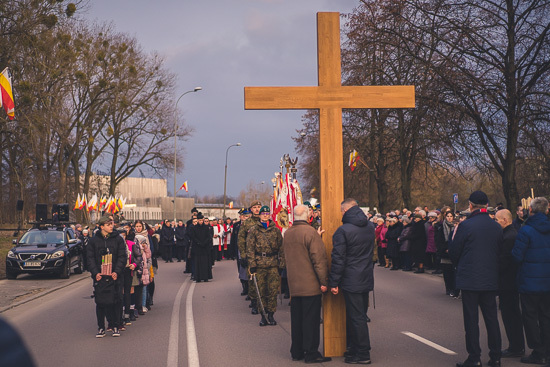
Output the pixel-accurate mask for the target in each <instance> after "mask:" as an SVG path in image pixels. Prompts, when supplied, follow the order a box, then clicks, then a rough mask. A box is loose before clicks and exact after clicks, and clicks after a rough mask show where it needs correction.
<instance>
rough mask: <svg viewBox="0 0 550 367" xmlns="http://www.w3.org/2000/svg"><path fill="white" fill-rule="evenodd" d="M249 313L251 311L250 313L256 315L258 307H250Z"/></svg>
mask: <svg viewBox="0 0 550 367" xmlns="http://www.w3.org/2000/svg"><path fill="white" fill-rule="evenodd" d="M250 313H251V314H252V315H257V314H258V308H256V307H252V311H250Z"/></svg>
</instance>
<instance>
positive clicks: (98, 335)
mask: <svg viewBox="0 0 550 367" xmlns="http://www.w3.org/2000/svg"><path fill="white" fill-rule="evenodd" d="M104 336H105V330H103V329H101V328H100V329H97V334H95V337H96V338H103V337H104Z"/></svg>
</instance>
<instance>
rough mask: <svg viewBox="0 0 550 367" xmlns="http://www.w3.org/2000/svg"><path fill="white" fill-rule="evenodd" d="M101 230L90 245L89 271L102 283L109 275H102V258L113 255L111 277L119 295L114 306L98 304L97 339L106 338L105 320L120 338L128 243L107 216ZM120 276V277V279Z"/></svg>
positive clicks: (101, 223) (103, 218) (101, 220)
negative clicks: (121, 282) (120, 314)
mask: <svg viewBox="0 0 550 367" xmlns="http://www.w3.org/2000/svg"><path fill="white" fill-rule="evenodd" d="M97 224H98V225H99V230H98V231H97V232H96V234H95V236H94V237H92V238H91V239H90V241H89V243H88V248H87V249H86V250H87V260H88V270H89V271H90V275H91V277H92V279H93V280H94V283H95V282H100V281H101V279H102V278H103V277H107V276H108V275H103V274H102V271H101V270H102V269H101V265H102V261H101V260H102V257H103V256H104V255H112V272H111V275H110V277H111V278H112V279H113V280H114V281H115V290H116V292H117V293H118V294H117V295H116V296H115V303H113V304H112V305H100V304H96V316H97V325H98V331H97V334H96V338H103V337H104V336H105V318H107V322H108V323H109V325H111V326H112V327H113V336H120V333H119V328H120V327H121V326H122V325H121V324H120V322H119V321H120V320H118V318H117V317H116V314H117V312H116V310H117V309H118V308H121V307H122V285H121V284H120V279H121V278H122V275H123V271H124V267H125V266H126V259H127V257H126V243H125V242H124V239H123V238H122V237H121V236H120V235H119V234H118V232H117V231H114V222H113V219H112V218H111V217H109V216H107V215H104V216H103V217H101V218H100V219H99V221H98V223H97ZM119 275H120V277H119Z"/></svg>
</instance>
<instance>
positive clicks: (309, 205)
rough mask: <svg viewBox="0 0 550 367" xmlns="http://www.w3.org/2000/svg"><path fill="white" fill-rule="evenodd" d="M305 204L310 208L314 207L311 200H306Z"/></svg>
mask: <svg viewBox="0 0 550 367" xmlns="http://www.w3.org/2000/svg"><path fill="white" fill-rule="evenodd" d="M304 205H305V206H307V207H309V208H312V206H311V203H310V202H309V201H304Z"/></svg>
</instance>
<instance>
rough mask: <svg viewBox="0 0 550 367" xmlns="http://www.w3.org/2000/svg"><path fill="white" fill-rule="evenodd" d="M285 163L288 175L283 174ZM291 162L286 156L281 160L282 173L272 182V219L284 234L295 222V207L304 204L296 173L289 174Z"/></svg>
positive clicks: (276, 174) (277, 173)
mask: <svg viewBox="0 0 550 367" xmlns="http://www.w3.org/2000/svg"><path fill="white" fill-rule="evenodd" d="M283 161H284V162H286V163H287V172H286V174H284V173H283ZM290 162H292V160H291V159H290V157H288V155H285V156H284V157H283V158H282V159H281V166H280V168H281V171H280V172H276V173H275V178H273V179H272V180H271V181H272V182H273V196H272V199H271V203H270V207H271V219H272V220H273V221H274V222H275V225H276V226H277V228H279V230H281V232H282V233H283V234H284V232H285V231H286V230H287V229H288V227H290V226H291V225H292V223H293V222H294V207H295V206H296V205H300V204H303V199H302V191H301V189H300V184H299V183H298V180H297V179H296V178H294V177H295V171H293V173H294V174H292V175H291V174H290V173H289V168H290V165H289V164H288V163H290ZM294 162H295V161H294ZM294 164H295V163H294ZM293 168H295V167H293Z"/></svg>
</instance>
